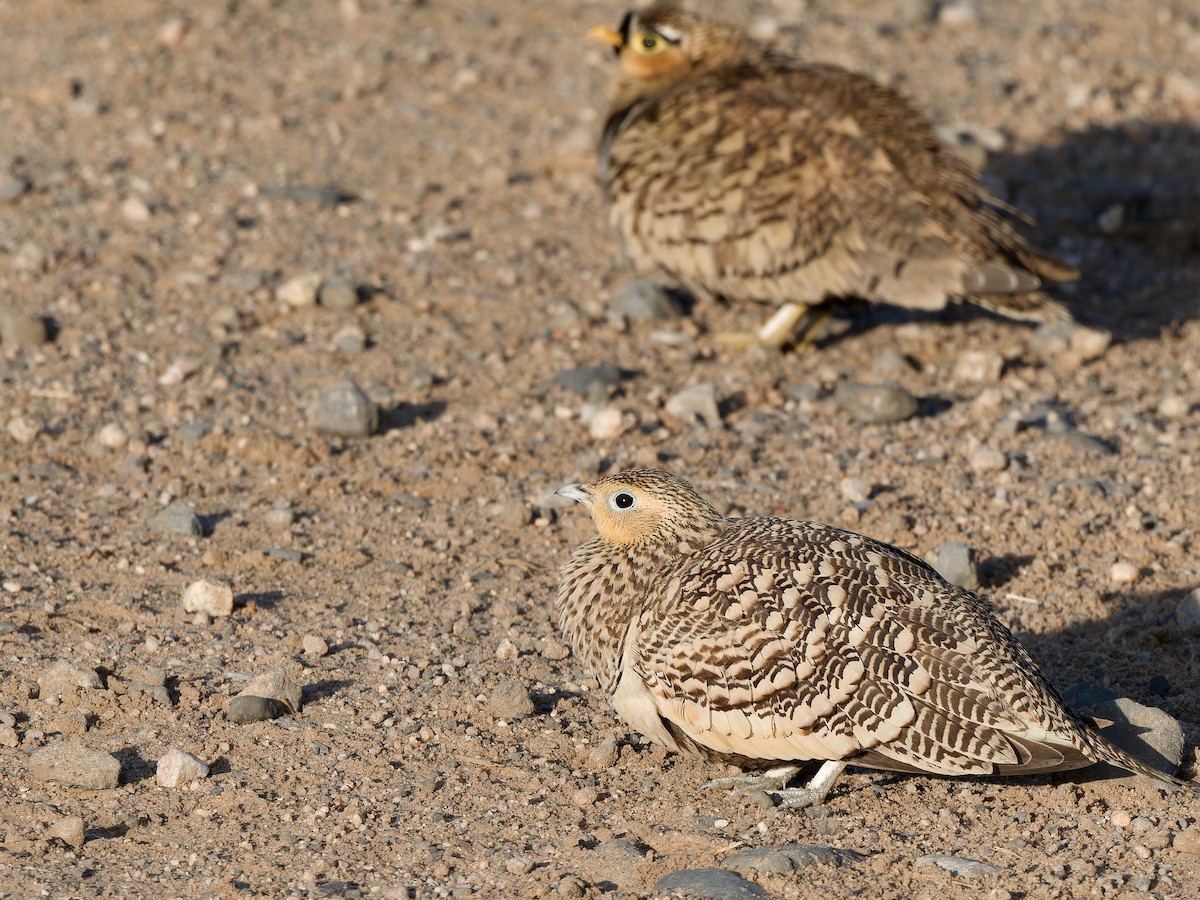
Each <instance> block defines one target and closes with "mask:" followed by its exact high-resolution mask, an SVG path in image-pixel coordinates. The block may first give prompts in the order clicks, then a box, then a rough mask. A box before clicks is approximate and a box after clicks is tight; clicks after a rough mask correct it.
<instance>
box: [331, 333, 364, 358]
mask: <svg viewBox="0 0 1200 900" xmlns="http://www.w3.org/2000/svg"><path fill="white" fill-rule="evenodd" d="M333 346H334V347H336V348H337V351H338V353H344V354H346V355H347V356H353V355H354V354H356V353H362V352H363V350H365V349H366V347H367V336H366V334H365V333H364V332H363V330H362V329H361V328H359V327H358V326H357V325H347V326H346V327H345V328H343V329H342V330H341V331H339V332H338V333H337V334H335V335H334V336H333Z"/></svg>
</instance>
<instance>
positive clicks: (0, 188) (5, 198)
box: [0, 175, 29, 203]
mask: <svg viewBox="0 0 1200 900" xmlns="http://www.w3.org/2000/svg"><path fill="white" fill-rule="evenodd" d="M27 190H29V182H28V181H26V180H25V179H24V178H21V177H20V176H18V175H4V176H0V203H11V202H12V201H13V200H16V199H17V198H18V197H20V196H21V195H22V194H24V193H25V192H26V191H27Z"/></svg>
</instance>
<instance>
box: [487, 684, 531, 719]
mask: <svg viewBox="0 0 1200 900" xmlns="http://www.w3.org/2000/svg"><path fill="white" fill-rule="evenodd" d="M488 709H489V710H490V711H491V713H492V715H494V716H495V717H496V718H498V719H522V718H524V717H525V716H528V715H530V714H531V713H532V712H533V700H532V699H531V698H530V696H529V691H528V689H526V687H525V685H523V684H521V682H519V681H517V680H516V679H514V678H506V679H505V680H503V681H501V682H500V683H499V684H497V685H496V687H495V688H493V689H492V692H491V694H489V695H488Z"/></svg>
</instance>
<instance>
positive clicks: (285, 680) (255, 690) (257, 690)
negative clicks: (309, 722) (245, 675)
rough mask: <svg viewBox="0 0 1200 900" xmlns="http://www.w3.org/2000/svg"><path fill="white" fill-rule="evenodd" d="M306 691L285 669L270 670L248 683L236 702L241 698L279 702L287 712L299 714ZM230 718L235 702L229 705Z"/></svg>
mask: <svg viewBox="0 0 1200 900" xmlns="http://www.w3.org/2000/svg"><path fill="white" fill-rule="evenodd" d="M303 695H304V689H303V687H302V686H301V685H300V683H299V682H297V681H296V680H295V679H294V678H292V676H291V675H290V674H288V672H287V671H286V670H285V669H283V668H275V669H270V670H268V671H266V672H263V673H262V674H260V675H256V676H254V677H253V678H251V679H250V681H249V682H247V684H246V686H245V687H244V688H242V690H241V691H240V692H239V693H238V695H237V697H235V698H234V700H237V699H239V698H246V697H252V698H258V699H265V700H270V701H272V702H277V703H278V704H279V705H280V706H282V707H283V708H284V709H285V710H290V711H291V712H292V713H299V712H300V706H301V700H302V699H303ZM229 710H230V712H229V716H230V718H232V716H233V702H232V701H230V704H229ZM272 718H274V717H272Z"/></svg>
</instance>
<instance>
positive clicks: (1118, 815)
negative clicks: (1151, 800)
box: [1108, 809, 1133, 828]
mask: <svg viewBox="0 0 1200 900" xmlns="http://www.w3.org/2000/svg"><path fill="white" fill-rule="evenodd" d="M1108 820H1109V821H1110V822H1112V824H1113V827H1115V828H1128V827H1129V824H1130V823H1131V822H1132V821H1133V817H1132V816H1130V815H1129V813H1127V812H1126V811H1125V810H1123V809H1116V810H1113V813H1112V815H1110V816H1109V817H1108Z"/></svg>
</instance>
